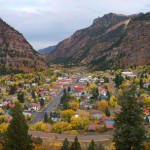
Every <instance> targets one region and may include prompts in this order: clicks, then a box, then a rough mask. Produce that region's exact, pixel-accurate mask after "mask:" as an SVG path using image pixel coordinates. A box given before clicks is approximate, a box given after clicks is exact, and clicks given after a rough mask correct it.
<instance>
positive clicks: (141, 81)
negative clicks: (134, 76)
mask: <svg viewBox="0 0 150 150" xmlns="http://www.w3.org/2000/svg"><path fill="white" fill-rule="evenodd" d="M139 84H140V88H143V84H144V83H143V79H140V83H139Z"/></svg>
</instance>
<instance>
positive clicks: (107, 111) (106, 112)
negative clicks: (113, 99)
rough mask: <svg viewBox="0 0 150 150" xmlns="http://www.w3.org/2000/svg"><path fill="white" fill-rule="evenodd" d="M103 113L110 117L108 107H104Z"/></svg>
mask: <svg viewBox="0 0 150 150" xmlns="http://www.w3.org/2000/svg"><path fill="white" fill-rule="evenodd" d="M105 115H106V116H107V117H110V112H109V109H108V107H106V110H105Z"/></svg>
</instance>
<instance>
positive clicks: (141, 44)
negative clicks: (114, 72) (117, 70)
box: [107, 13, 150, 68]
mask: <svg viewBox="0 0 150 150" xmlns="http://www.w3.org/2000/svg"><path fill="white" fill-rule="evenodd" d="M107 59H108V60H109V59H110V60H111V61H110V65H111V66H114V67H121V68H122V67H123V68H124V67H130V66H135V65H145V64H149V63H150V13H147V14H144V15H141V16H139V17H136V18H133V19H132V20H131V21H130V23H129V24H128V26H127V29H126V31H125V36H124V38H123V40H122V42H121V44H120V46H118V47H117V48H116V49H113V50H112V51H111V54H110V58H107Z"/></svg>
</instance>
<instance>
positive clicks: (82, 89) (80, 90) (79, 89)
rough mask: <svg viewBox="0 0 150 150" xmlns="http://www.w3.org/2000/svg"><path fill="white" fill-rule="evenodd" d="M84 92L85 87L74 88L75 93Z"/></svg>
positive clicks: (77, 86) (76, 86)
mask: <svg viewBox="0 0 150 150" xmlns="http://www.w3.org/2000/svg"><path fill="white" fill-rule="evenodd" d="M84 90H85V86H83V85H75V86H74V87H73V91H75V92H82V91H84Z"/></svg>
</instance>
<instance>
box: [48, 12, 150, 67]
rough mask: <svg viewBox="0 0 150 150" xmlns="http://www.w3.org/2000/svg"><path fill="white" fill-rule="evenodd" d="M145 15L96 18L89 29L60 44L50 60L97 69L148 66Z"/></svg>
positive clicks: (147, 32) (49, 56)
mask: <svg viewBox="0 0 150 150" xmlns="http://www.w3.org/2000/svg"><path fill="white" fill-rule="evenodd" d="M146 15H147V16H148V14H146ZM138 16H140V17H138ZM144 16H145V15H143V14H140V15H132V16H125V15H118V14H113V13H110V14H107V15H104V16H103V17H101V18H97V19H95V20H94V21H93V24H92V25H91V26H90V27H88V28H85V29H82V30H79V31H77V32H75V33H74V34H73V35H72V36H71V37H69V38H67V39H65V40H64V41H62V42H60V43H59V44H58V45H57V46H56V48H55V50H54V51H52V52H50V53H49V55H48V57H47V59H48V61H49V62H53V63H77V64H78V63H82V64H85V65H88V66H90V67H91V68H94V69H99V68H101V69H109V68H113V67H115V68H117V67H126V66H130V65H134V64H145V63H149V61H150V59H148V58H149V42H148V39H149V29H150V27H149V17H146V18H147V19H146V20H145V19H144ZM140 18H143V19H140ZM147 54H148V55H147ZM146 55H147V56H146ZM127 59H128V60H127Z"/></svg>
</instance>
